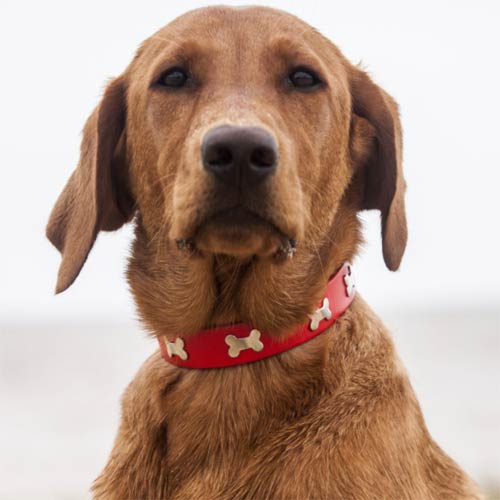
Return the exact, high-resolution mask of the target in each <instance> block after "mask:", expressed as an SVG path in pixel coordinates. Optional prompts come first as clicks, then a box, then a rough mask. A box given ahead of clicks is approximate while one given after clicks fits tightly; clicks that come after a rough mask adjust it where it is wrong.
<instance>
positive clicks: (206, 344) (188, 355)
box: [158, 263, 355, 368]
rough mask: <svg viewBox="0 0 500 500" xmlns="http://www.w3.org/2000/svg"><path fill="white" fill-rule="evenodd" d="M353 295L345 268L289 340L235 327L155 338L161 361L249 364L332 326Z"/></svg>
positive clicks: (348, 269)
mask: <svg viewBox="0 0 500 500" xmlns="http://www.w3.org/2000/svg"><path fill="white" fill-rule="evenodd" d="M354 294H355V285H354V276H353V274H352V271H351V266H350V265H349V264H347V263H346V264H344V265H343V266H342V267H341V269H340V270H339V271H338V272H337V273H336V274H335V275H334V276H333V278H332V279H331V280H330V281H329V282H328V285H327V287H326V294H325V298H324V299H323V300H322V301H321V304H320V305H319V307H318V309H316V311H315V312H314V314H313V315H311V316H310V318H311V319H310V321H308V322H307V323H306V324H305V325H302V326H300V327H299V328H297V329H296V330H295V332H294V333H292V334H291V335H290V336H289V337H287V338H286V339H284V340H277V339H275V338H273V337H272V336H271V335H269V333H267V332H260V331H259V330H257V329H255V328H253V327H252V326H251V325H248V324H243V323H239V324H236V325H232V326H219V327H216V328H211V329H209V330H202V331H200V332H198V333H196V334H194V335H192V336H189V337H187V338H182V337H176V338H174V339H173V340H171V341H170V340H169V339H168V338H167V336H166V335H164V336H160V337H158V341H159V343H160V348H161V354H162V356H163V358H164V359H165V360H166V361H168V362H169V363H172V364H174V365H177V366H183V367H185V368H222V367H225V366H234V365H241V364H244V363H251V362H252V361H257V360H259V359H264V358H268V357H269V356H274V355H275V354H279V353H281V352H284V351H288V350H289V349H291V348H292V347H296V346H298V345H300V344H303V343H304V342H307V341H308V340H311V339H312V338H314V337H316V336H317V335H319V334H320V333H322V332H324V331H325V330H326V329H327V328H329V327H330V326H332V325H333V323H335V321H336V320H337V319H338V318H339V317H340V316H341V315H342V314H343V313H344V312H345V310H346V309H347V308H348V307H349V305H350V304H351V302H352V300H353V298H354Z"/></svg>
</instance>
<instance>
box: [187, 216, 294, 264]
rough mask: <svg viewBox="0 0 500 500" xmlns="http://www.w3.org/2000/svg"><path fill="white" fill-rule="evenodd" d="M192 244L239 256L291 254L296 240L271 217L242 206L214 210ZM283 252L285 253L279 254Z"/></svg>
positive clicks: (199, 249)
mask: <svg viewBox="0 0 500 500" xmlns="http://www.w3.org/2000/svg"><path fill="white" fill-rule="evenodd" d="M192 245H193V247H194V248H195V249H196V251H197V252H198V253H201V254H202V255H229V256H232V257H235V258H238V259H243V260H246V259H249V258H252V257H255V256H256V257H261V258H271V257H280V256H284V257H290V255H286V252H287V251H288V252H289V251H290V250H289V249H290V248H292V247H293V249H294V248H295V242H294V240H292V239H291V238H289V237H287V236H286V235H284V234H283V233H282V232H281V231H280V230H279V229H278V228H277V227H276V226H275V225H274V224H273V223H272V222H271V221H268V220H266V219H264V218H262V217H261V216H259V215H257V214H255V213H254V212H251V211H249V210H247V209H244V208H239V207H237V208H233V209H230V210H225V211H223V212H220V213H217V214H216V215H214V216H212V217H210V218H209V219H207V220H206V221H205V222H203V223H202V224H201V225H200V226H199V228H198V230H197V232H196V235H195V237H194V238H193V239H192ZM283 253H285V255H282V254H283Z"/></svg>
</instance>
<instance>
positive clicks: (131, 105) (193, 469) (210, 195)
mask: <svg viewBox="0 0 500 500" xmlns="http://www.w3.org/2000/svg"><path fill="white" fill-rule="evenodd" d="M214 145H215V146H214ZM235 158H238V159H239V160H238V162H236V159H235ZM241 158H243V160H241ZM240 160H241V161H240ZM404 190H405V182H404V180H403V175H402V170H401V128H400V122H399V118H398V112H397V106H396V104H395V102H394V101H393V99H392V98H391V97H390V96H389V95H388V94H386V93H385V92H384V91H383V90H382V89H381V88H379V87H378V86H377V85H376V84H374V83H373V82H372V81H371V79H370V78H369V77H368V76H367V74H366V73H364V72H363V71H362V70H360V69H359V68H357V67H355V66H353V65H351V64H350V63H349V62H348V61H347V60H346V59H345V58H344V57H343V56H342V54H341V53H340V52H339V50H338V49H337V48H336V47H335V46H334V45H332V44H331V43H330V42H329V41H328V40H326V39H325V38H324V37H323V36H321V35H320V34H319V33H318V32H317V31H315V30H314V29H313V28H311V27H310V26H308V25H306V24H305V23H303V22H301V21H300V20H299V19H297V18H295V17H293V16H291V15H289V14H285V13H283V12H280V11H276V10H272V9H267V8H244V9H232V8H222V7H220V8H219V7H217V8H208V9H201V10H197V11H194V12H190V13H188V14H186V15H184V16H182V17H180V18H179V19H177V20H175V21H174V22H172V23H171V24H169V25H168V26H166V27H165V28H163V29H162V30H160V31H159V32H158V33H157V34H155V35H154V36H152V37H151V38H149V39H148V40H146V42H145V43H144V44H143V45H142V46H141V47H140V49H139V50H138V52H137V55H136V57H135V58H134V60H133V61H132V62H131V64H130V65H129V67H128V68H127V69H126V70H125V72H124V73H123V74H122V75H121V76H119V77H118V78H116V79H114V80H113V81H112V82H111V83H110V84H109V85H108V87H107V89H106V91H105V93H104V97H103V99H102V101H101V103H100V104H99V106H98V107H97V109H96V110H95V111H94V112H93V113H92V115H91V116H90V118H89V120H88V122H87V124H86V126H85V130H84V136H83V142H82V149H81V159H80V163H79V165H78V167H77V169H76V170H75V172H74V173H73V175H72V176H71V178H70V180H69V182H68V184H67V186H66V187H65V189H64V191H63V193H62V195H61V196H60V198H59V200H58V202H57V204H56V206H55V208H54V210H53V213H52V215H51V218H50V221H49V225H48V229H47V234H48V237H49V239H50V240H51V241H52V242H53V243H54V245H55V246H56V247H57V248H58V249H59V250H60V252H61V253H62V264H61V268H60V271H59V279H58V283H57V291H58V292H60V291H63V290H65V289H66V288H67V287H69V286H70V285H71V284H72V282H73V281H74V279H75V278H76V276H77V275H78V273H79V272H80V269H81V268H82V266H83V264H84V262H85V259H86V258H87V255H88V253H89V251H90V249H91V247H92V245H93V243H94V241H95V239H96V236H97V234H98V232H99V231H100V230H114V229H117V228H119V227H120V226H122V225H123V224H124V223H125V222H127V221H129V220H131V219H132V218H133V217H135V241H134V247H133V254H132V257H131V260H130V265H129V270H128V279H129V283H130V286H131V289H132V291H133V294H134V297H135V300H136V302H137V305H138V308H139V311H140V314H141V317H142V319H143V321H144V323H145V325H146V326H147V328H148V329H149V330H150V331H151V333H152V334H153V335H155V336H160V335H165V334H167V333H172V332H174V334H175V333H182V335H184V337H189V335H194V334H195V333H196V332H197V331H199V330H201V329H205V328H207V327H209V326H214V325H224V324H232V323H236V322H246V323H250V324H252V325H254V326H255V327H256V328H258V329H261V330H265V331H267V332H270V333H271V334H272V335H274V336H279V337H280V338H284V337H286V336H287V335H288V334H289V332H291V331H293V329H294V328H295V327H297V326H298V325H301V324H303V323H305V322H306V321H307V318H308V316H309V315H310V314H311V313H312V312H313V311H314V309H315V307H316V305H317V304H318V302H319V300H320V299H321V297H322V296H323V293H324V290H325V286H326V283H327V281H328V278H329V276H331V275H332V274H333V273H335V271H336V270H337V269H339V267H340V266H341V265H342V263H343V262H344V261H350V260H352V258H353V257H354V255H355V254H356V250H357V247H358V244H359V242H360V223H359V221H358V217H357V214H358V212H359V211H360V210H365V209H377V210H380V213H381V220H382V239H383V253H384V259H385V262H386V264H387V267H388V268H389V269H391V270H396V269H397V268H398V267H399V264H400V261H401V258H402V256H403V252H404V249H405V245H406V220H405V211H404ZM293 250H295V253H294V255H293ZM292 255H293V258H285V257H286V256H288V257H291V256H292ZM94 493H95V496H96V497H97V498H116V499H122V498H134V499H136V498H150V499H153V498H154V499H159V498H176V499H181V498H182V499H235V498H238V499H239V498H247V499H264V498H290V499H306V498H315V499H326V498H334V499H356V500H362V499H382V498H384V499H427V498H432V499H462V498H479V497H480V495H479V493H478V492H477V490H476V487H475V485H474V484H473V483H472V482H471V481H470V480H469V479H468V477H467V476H466V475H465V474H464V473H463V472H462V471H461V470H460V469H459V467H458V466H457V465H456V464H455V463H454V462H453V461H452V460H450V459H449V458H448V457H447V456H446V455H445V454H444V453H443V452H442V451H441V450H440V449H439V447H438V446H437V445H436V444H435V443H434V442H433V441H432V439H431V437H430V436H429V434H428V432H427V429H426V427H425V424H424V421H423V419H422V415H421V412H420V409H419V406H418V403H417V401H416V399H415V396H414V394H413V391H412V388H411V386H410V383H409V381H408V378H407V376H406V373H405V371H404V368H403V367H402V366H401V363H400V362H399V360H398V358H397V355H396V353H395V352H394V347H393V344H392V342H391V339H390V336H389V334H388V333H387V331H386V329H385V328H384V326H383V325H382V323H381V322H380V321H379V320H378V319H377V317H376V316H375V315H374V314H373V313H372V312H371V311H370V309H369V308H368V306H367V305H366V304H365V303H364V302H363V300H362V299H361V298H360V297H359V296H358V297H356V298H355V300H354V302H353V303H352V305H351V307H350V308H349V309H348V310H347V312H346V313H345V314H344V315H343V316H342V317H341V318H340V320H339V321H337V322H336V323H335V324H334V325H333V326H332V327H331V328H330V329H329V330H327V331H326V332H325V333H323V334H321V335H319V336H317V337H316V338H314V339H313V340H310V341H309V342H307V343H305V344H303V345H301V346H299V347H296V348H295V349H291V350H288V351H286V352H283V353H282V354H279V355H277V356H274V357H270V358H267V359H265V360H261V361H257V362H255V363H250V364H243V365H239V366H235V367H231V368H220V369H211V370H196V369H189V368H179V367H176V366H173V365H170V364H168V363H166V362H165V361H164V359H163V358H162V357H161V355H160V353H159V352H157V353H156V354H154V355H153V356H152V357H151V358H149V359H148V360H147V361H146V363H145V364H144V366H143V367H142V368H141V370H140V371H139V373H138V375H137V376H136V378H135V379H134V381H133V382H132V383H131V384H130V386H129V388H128V389H127V391H126V393H125V395H124V398H123V414H122V422H121V426H120V429H119V432H118V436H117V439H116V444H115V447H114V450H113V452H112V454H111V457H110V459H109V463H108V464H107V466H106V468H105V469H104V471H103V472H102V474H101V475H100V477H99V478H98V479H97V480H96V482H95V484H94Z"/></svg>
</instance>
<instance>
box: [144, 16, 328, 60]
mask: <svg viewBox="0 0 500 500" xmlns="http://www.w3.org/2000/svg"><path fill="white" fill-rule="evenodd" d="M277 36H280V37H286V38H288V39H290V40H294V41H295V43H296V44H302V45H304V46H311V45H316V43H317V42H318V41H319V39H320V38H321V39H322V37H321V35H319V33H318V32H317V31H316V30H315V29H314V28H313V27H311V26H309V25H308V24H307V23H305V22H304V21H302V20H300V19H299V18H297V17H295V16H293V15H292V14H289V13H287V12H284V11H280V10H277V9H272V8H268V7H205V8H201V9H197V10H194V11H190V12H187V13H186V14H183V15H182V16H180V17H178V18H176V19H174V20H173V21H172V22H170V23H169V24H167V25H166V26H164V27H163V28H161V29H160V30H159V31H157V32H156V33H155V34H154V35H153V36H151V37H150V38H148V39H147V40H146V41H145V42H144V44H143V45H142V47H141V49H140V51H139V52H138V56H145V58H147V56H148V55H152V56H153V57H154V56H156V55H157V54H158V52H159V51H161V50H162V49H164V48H165V45H169V46H171V47H172V49H174V48H175V47H177V48H178V49H182V48H183V47H184V46H185V45H186V44H188V45H189V43H190V42H191V41H195V42H196V45H197V46H198V47H200V48H205V49H207V50H210V48H214V47H219V48H222V49H224V50H225V52H227V51H228V50H229V49H231V48H234V49H235V48H239V49H243V52H245V53H251V52H252V51H257V52H258V50H259V48H260V47H265V46H267V45H269V43H270V41H272V40H273V39H276V37H277ZM323 41H326V39H323ZM326 42H327V43H328V41H326Z"/></svg>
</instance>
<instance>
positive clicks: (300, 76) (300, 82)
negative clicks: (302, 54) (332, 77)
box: [288, 68, 321, 90]
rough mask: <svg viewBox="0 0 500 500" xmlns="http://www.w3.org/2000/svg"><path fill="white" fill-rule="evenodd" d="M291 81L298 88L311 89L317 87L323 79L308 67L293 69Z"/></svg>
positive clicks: (289, 78) (290, 76)
mask: <svg viewBox="0 0 500 500" xmlns="http://www.w3.org/2000/svg"><path fill="white" fill-rule="evenodd" d="M288 80H289V82H290V83H291V84H292V85H293V86H294V87H295V88H297V89H304V90H309V89H312V88H314V87H317V86H318V85H319V84H320V83H321V80H320V79H319V78H318V76H317V75H316V73H314V72H312V71H310V70H308V69H301V68H299V69H295V70H293V71H292V72H291V73H290V75H289V77H288Z"/></svg>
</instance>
